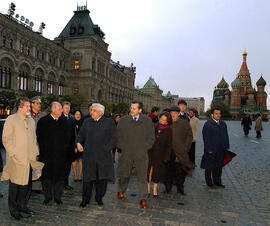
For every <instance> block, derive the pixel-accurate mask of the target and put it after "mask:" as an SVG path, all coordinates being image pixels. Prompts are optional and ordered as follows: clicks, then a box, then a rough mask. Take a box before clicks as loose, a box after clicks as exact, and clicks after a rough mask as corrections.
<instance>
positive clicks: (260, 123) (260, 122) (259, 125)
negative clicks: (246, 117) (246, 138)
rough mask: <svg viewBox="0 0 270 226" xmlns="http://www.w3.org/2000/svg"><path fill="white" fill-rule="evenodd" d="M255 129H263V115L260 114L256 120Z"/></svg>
mask: <svg viewBox="0 0 270 226" xmlns="http://www.w3.org/2000/svg"><path fill="white" fill-rule="evenodd" d="M254 129H255V131H262V130H263V127H262V117H261V116H259V117H258V118H257V119H256V121H255V128H254Z"/></svg>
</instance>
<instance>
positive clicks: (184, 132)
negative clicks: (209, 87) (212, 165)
mask: <svg viewBox="0 0 270 226" xmlns="http://www.w3.org/2000/svg"><path fill="white" fill-rule="evenodd" d="M170 114H171V117H172V120H173V123H172V151H171V156H170V161H169V163H168V164H167V170H166V171H167V173H166V178H165V188H166V192H167V193H169V192H170V191H171V189H172V186H173V185H176V187H177V192H178V193H180V194H182V195H184V194H185V192H184V183H185V179H186V176H187V175H190V176H191V175H192V169H193V168H194V164H193V163H192V162H190V159H189V155H188V152H189V150H190V147H191V143H192V137H193V136H192V129H191V126H190V124H189V122H188V120H187V119H184V118H181V117H179V115H180V109H179V108H178V107H171V108H170Z"/></svg>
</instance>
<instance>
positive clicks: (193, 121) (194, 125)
mask: <svg viewBox="0 0 270 226" xmlns="http://www.w3.org/2000/svg"><path fill="white" fill-rule="evenodd" d="M199 124H200V121H199V119H198V118H197V117H196V116H193V117H192V118H190V126H191V129H192V135H193V140H192V142H196V141H197V140H198V135H199Z"/></svg>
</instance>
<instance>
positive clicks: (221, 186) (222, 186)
mask: <svg viewBox="0 0 270 226" xmlns="http://www.w3.org/2000/svg"><path fill="white" fill-rule="evenodd" d="M215 185H216V186H218V187H220V188H225V185H223V184H215Z"/></svg>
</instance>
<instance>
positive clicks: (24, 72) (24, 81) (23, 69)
mask: <svg viewBox="0 0 270 226" xmlns="http://www.w3.org/2000/svg"><path fill="white" fill-rule="evenodd" d="M29 75H30V68H29V66H28V65H27V64H25V63H24V64H22V65H21V66H20V69H19V76H18V89H19V90H27V88H28V79H29Z"/></svg>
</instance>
